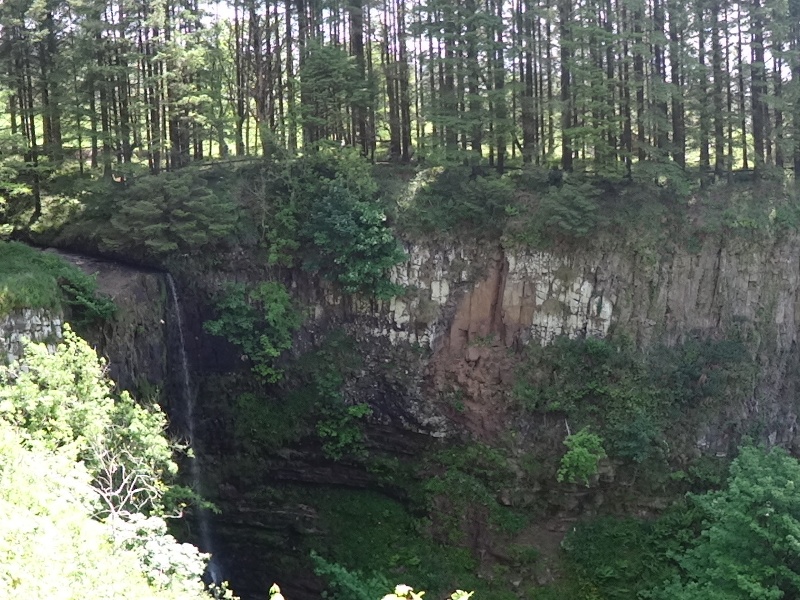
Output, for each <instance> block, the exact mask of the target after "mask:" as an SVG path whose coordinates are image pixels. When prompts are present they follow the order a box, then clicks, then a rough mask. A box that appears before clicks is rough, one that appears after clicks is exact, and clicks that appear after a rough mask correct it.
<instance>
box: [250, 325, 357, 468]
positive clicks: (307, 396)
mask: <svg viewBox="0 0 800 600" xmlns="http://www.w3.org/2000/svg"><path fill="white" fill-rule="evenodd" d="M359 365H360V356H359V354H358V352H357V349H356V348H355V346H354V344H353V341H352V340H351V339H350V338H348V337H347V336H345V335H343V334H342V333H341V332H334V333H332V334H330V335H329V336H328V337H327V338H326V339H325V340H324V341H323V343H322V344H320V346H319V347H318V348H316V349H314V350H311V351H309V352H307V353H305V354H303V355H302V356H300V357H299V358H298V360H297V361H296V362H294V363H293V364H292V367H291V370H290V372H289V373H287V377H286V383H285V384H284V385H285V389H284V390H281V391H277V390H276V391H274V394H275V395H274V396H273V395H271V394H266V393H264V392H263V391H262V390H259V391H248V392H245V393H242V394H239V395H238V397H237V398H236V401H235V405H234V429H235V439H236V441H237V443H238V444H239V445H240V447H241V448H242V450H243V451H244V452H245V453H246V454H255V455H259V454H261V453H263V452H264V451H267V452H269V451H270V450H271V449H273V448H275V447H280V446H282V445H284V444H287V443H292V442H296V441H298V440H300V439H302V438H304V437H309V438H316V441H318V442H319V443H320V445H321V448H322V451H323V452H324V453H325V455H326V456H327V457H329V458H331V459H333V460H341V459H344V458H362V459H363V458H365V457H366V448H365V447H364V436H363V432H362V423H363V421H364V420H365V419H366V418H368V417H369V416H370V415H371V414H372V410H371V409H370V408H369V406H368V405H366V404H353V405H348V404H346V403H345V401H344V397H343V394H342V387H343V386H344V383H345V379H346V377H347V376H348V375H350V374H352V372H353V370H354V369H355V368H356V367H357V366H359Z"/></svg>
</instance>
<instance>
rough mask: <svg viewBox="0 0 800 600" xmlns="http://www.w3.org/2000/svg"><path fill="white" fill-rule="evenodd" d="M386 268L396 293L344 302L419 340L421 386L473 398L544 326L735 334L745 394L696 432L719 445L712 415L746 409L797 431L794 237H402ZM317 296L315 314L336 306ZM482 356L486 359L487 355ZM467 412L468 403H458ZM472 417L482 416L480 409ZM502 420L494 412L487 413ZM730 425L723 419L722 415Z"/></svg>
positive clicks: (395, 339)
mask: <svg viewBox="0 0 800 600" xmlns="http://www.w3.org/2000/svg"><path fill="white" fill-rule="evenodd" d="M408 255H409V260H408V262H407V263H406V264H405V265H401V267H400V268H398V269H397V271H396V273H395V275H394V279H395V280H396V281H397V282H398V283H402V284H405V285H408V286H409V290H410V291H409V293H408V294H406V296H405V297H403V298H399V299H395V300H392V301H391V302H389V303H386V304H384V305H382V306H380V307H371V308H369V307H366V306H362V307H356V309H355V312H357V313H360V315H361V318H364V317H367V322H368V323H370V324H371V325H365V328H366V327H368V326H370V327H371V333H372V335H373V336H375V337H377V338H382V339H386V340H390V341H391V342H392V343H393V344H394V345H395V346H397V345H403V344H404V343H411V344H417V345H420V346H422V347H424V348H427V349H429V350H430V352H431V356H430V359H429V361H428V362H426V363H425V364H424V367H423V370H422V372H421V377H422V382H421V384H420V385H421V387H422V388H423V389H425V388H426V387H427V388H428V389H430V386H431V385H432V386H433V387H434V388H438V389H439V391H441V390H442V389H443V388H444V387H445V386H446V385H447V383H448V379H449V380H450V381H451V382H452V381H455V382H458V383H460V384H461V386H462V387H466V389H467V391H468V394H467V398H466V400H467V404H468V408H469V407H470V406H472V407H473V408H474V409H475V410H479V411H480V412H485V410H484V409H481V401H482V399H483V400H485V401H486V402H487V403H491V402H492V398H493V397H494V396H496V388H497V387H501V386H502V385H503V384H507V383H508V382H509V381H510V379H511V378H512V377H513V373H509V372H508V370H509V369H513V361H512V360H507V359H504V358H503V357H504V356H506V355H508V352H500V353H499V352H498V351H497V350H498V349H500V348H502V349H504V350H518V349H519V348H520V347H522V346H524V345H526V344H530V343H534V344H547V343H549V342H550V341H552V340H553V339H554V338H555V337H556V336H560V335H567V336H570V337H576V336H593V337H604V336H607V335H609V334H610V333H614V334H625V335H627V336H628V337H629V338H630V339H632V340H633V341H634V342H635V344H636V346H637V347H638V348H639V349H641V350H642V351H646V350H647V349H648V348H649V347H651V346H652V345H654V344H666V345H674V344H676V343H680V342H682V341H684V340H686V339H687V337H690V336H692V337H704V338H712V339H713V338H721V337H723V336H728V335H734V334H735V335H736V336H738V337H739V338H740V339H743V340H744V341H745V343H746V345H747V348H748V350H749V351H750V353H751V355H752V357H753V359H754V361H755V362H756V363H757V365H758V367H759V371H760V373H759V376H758V377H757V378H756V379H755V380H754V381H753V383H752V390H750V392H751V393H750V394H749V396H750V401H749V402H748V403H747V404H746V405H743V406H735V407H734V406H731V407H729V410H728V412H727V413H726V414H725V415H720V419H719V423H706V424H702V426H701V427H700V429H699V430H698V433H697V436H698V437H697V443H698V445H700V446H701V447H703V449H705V450H715V449H720V450H721V449H722V448H723V447H725V446H726V444H727V442H728V440H726V439H723V437H721V433H720V432H719V431H717V433H715V428H717V426H721V425H722V423H723V422H726V423H728V425H730V423H729V422H730V420H731V419H734V420H736V421H739V422H746V421H754V420H757V421H758V422H760V423H761V424H762V425H763V426H765V429H764V431H765V436H766V438H767V440H768V441H769V442H770V443H778V444H782V445H788V446H793V445H795V444H796V443H797V441H798V440H797V438H796V436H797V427H796V420H797V406H796V403H795V395H796V386H797V381H796V376H795V373H796V372H797V366H798V352H797V343H796V342H797V327H798V319H799V318H800V312H798V311H800V289H798V279H799V278H800V239H798V238H797V237H791V238H788V239H783V240H780V241H775V242H773V243H771V244H769V245H762V244H755V243H753V244H746V243H742V242H739V241H729V240H724V239H723V240H720V239H716V240H708V241H706V242H705V243H704V244H703V245H702V247H700V248H699V250H698V251H696V252H692V253H690V252H688V251H685V250H673V251H670V252H664V253H663V254H662V255H660V256H652V255H651V256H639V255H636V254H632V253H630V252H628V251H626V249H624V248H618V247H615V246H614V244H613V242H610V243H606V244H597V245H596V247H595V248H592V249H585V250H577V251H574V250H573V251H570V252H566V251H565V252H553V253H545V252H526V251H519V250H504V249H503V248H502V247H500V246H498V245H483V246H482V245H473V246H472V247H466V248H461V249H459V250H453V249H443V248H434V247H421V246H412V247H409V248H408ZM340 309H341V307H340V306H338V305H337V304H336V303H335V302H333V303H331V302H330V297H329V298H328V302H327V303H326V302H323V303H322V306H318V308H317V313H316V314H317V317H318V318H324V316H325V314H326V311H334V310H340ZM487 362H493V365H491V366H490V367H489V368H488V369H487V364H486V363H487ZM467 412H469V411H467ZM484 420H486V419H485V418H484ZM496 426H497V427H499V426H500V424H499V423H497V424H496ZM728 429H730V427H729V426H728Z"/></svg>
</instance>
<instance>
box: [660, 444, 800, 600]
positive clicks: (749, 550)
mask: <svg viewBox="0 0 800 600" xmlns="http://www.w3.org/2000/svg"><path fill="white" fill-rule="evenodd" d="M798 481H800V463H799V462H798V461H797V460H795V459H794V458H792V457H790V456H789V455H788V454H787V453H786V452H785V451H783V450H781V449H773V450H770V451H764V450H762V449H760V448H754V447H745V448H743V449H742V451H741V454H740V455H739V456H738V457H737V458H736V460H734V461H733V463H732V464H731V467H730V475H729V478H728V484H727V487H726V488H725V489H722V490H719V491H715V492H709V493H707V494H704V495H701V496H693V501H694V502H695V503H697V505H698V506H699V508H700V509H701V510H702V511H703V512H704V516H705V520H704V528H703V531H702V533H701V535H700V537H699V539H698V540H697V542H696V545H695V546H694V547H693V548H691V549H690V550H688V551H687V552H685V553H683V554H682V555H681V556H680V558H679V559H678V562H679V563H680V566H681V574H680V576H679V577H675V578H674V579H673V580H672V581H671V582H670V583H669V584H667V585H666V586H665V587H663V588H662V589H661V590H660V591H659V592H658V593H657V594H655V597H656V598H664V599H666V598H671V599H677V600H690V599H691V600H700V599H701V598H702V599H703V600H732V599H734V598H736V599H739V598H747V599H748V600H778V599H779V598H792V597H796V596H797V595H798V594H800V543H799V542H798V540H800V488H798Z"/></svg>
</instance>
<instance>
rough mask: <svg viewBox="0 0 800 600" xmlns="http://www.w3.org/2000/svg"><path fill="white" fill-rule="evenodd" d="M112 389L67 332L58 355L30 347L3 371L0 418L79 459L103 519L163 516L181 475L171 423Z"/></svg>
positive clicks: (43, 444)
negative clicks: (147, 514) (169, 433)
mask: <svg viewBox="0 0 800 600" xmlns="http://www.w3.org/2000/svg"><path fill="white" fill-rule="evenodd" d="M112 389H113V384H112V383H111V382H109V381H108V380H106V379H105V377H104V371H103V365H102V363H100V362H99V361H98V359H97V355H96V354H95V353H94V351H93V350H92V349H91V348H90V347H89V346H88V345H87V344H86V343H85V342H84V341H83V340H81V339H80V338H78V337H77V336H76V335H75V334H74V333H72V331H71V330H70V329H69V326H68V325H67V326H65V330H64V339H63V341H62V343H60V344H59V345H58V347H57V348H56V351H55V352H54V353H52V354H51V353H50V352H49V351H48V349H47V347H46V346H45V345H44V344H29V345H28V346H27V348H26V350H25V356H24V358H23V359H22V360H21V361H17V362H15V363H13V364H11V365H10V366H8V367H2V368H0V418H2V419H3V420H4V421H6V422H8V423H10V424H12V425H13V426H14V427H16V428H17V429H18V431H19V435H20V437H21V439H23V440H26V441H27V442H28V443H30V444H34V445H37V446H40V447H43V448H45V449H47V450H49V451H52V452H60V453H63V454H65V455H69V456H72V457H73V458H74V459H75V460H81V461H82V462H83V463H84V464H85V465H86V467H87V468H88V469H89V472H90V473H91V474H92V475H93V477H94V482H95V488H96V490H97V494H98V497H99V498H100V499H101V500H102V501H103V502H104V503H105V506H104V507H103V508H102V509H100V512H101V513H102V514H120V513H130V512H140V511H144V510H147V511H153V510H155V511H159V510H162V509H163V508H164V507H163V505H162V498H163V495H164V492H165V491H166V489H167V486H168V483H169V481H170V479H171V478H173V477H174V476H175V474H176V473H177V466H176V465H175V463H174V462H173V460H172V455H173V451H174V450H175V447H174V446H173V445H172V444H170V442H169V441H168V440H167V439H166V438H165V437H164V435H163V431H164V429H165V427H166V418H165V416H164V414H163V413H162V412H161V411H160V410H159V409H158V407H157V406H152V407H149V408H145V407H143V406H140V405H138V404H136V403H135V402H134V401H133V400H132V399H131V398H130V397H129V396H128V395H127V394H126V393H123V394H122V395H121V396H120V397H119V398H118V399H116V400H115V399H114V398H113V397H112V395H111V392H112Z"/></svg>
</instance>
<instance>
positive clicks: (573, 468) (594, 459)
mask: <svg viewBox="0 0 800 600" xmlns="http://www.w3.org/2000/svg"><path fill="white" fill-rule="evenodd" d="M564 445H565V446H566V447H567V452H566V454H564V456H562V457H561V467H560V468H559V469H558V475H557V476H556V478H557V479H558V481H559V482H562V481H568V482H569V483H578V482H579V481H581V482H583V483H584V484H586V485H587V486H588V485H589V479H590V478H591V477H592V476H593V475H595V474H596V473H597V466H598V463H599V462H600V461H601V460H602V459H604V458H606V451H605V449H604V448H603V438H601V437H600V436H599V435H597V434H596V433H592V432H591V431H589V428H588V427H584V428H583V429H581V430H580V431H579V432H577V433H573V434H572V435H568V436H567V438H566V439H565V440H564Z"/></svg>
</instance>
